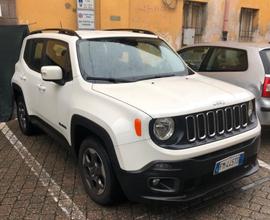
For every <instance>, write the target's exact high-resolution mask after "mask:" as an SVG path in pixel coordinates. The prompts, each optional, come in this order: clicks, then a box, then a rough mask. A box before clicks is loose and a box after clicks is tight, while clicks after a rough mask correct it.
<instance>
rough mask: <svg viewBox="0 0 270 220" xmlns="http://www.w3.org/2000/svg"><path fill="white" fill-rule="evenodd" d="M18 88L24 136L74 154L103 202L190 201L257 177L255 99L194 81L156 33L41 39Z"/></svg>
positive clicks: (31, 41)
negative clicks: (38, 135)
mask: <svg viewBox="0 0 270 220" xmlns="http://www.w3.org/2000/svg"><path fill="white" fill-rule="evenodd" d="M141 32H143V33H141ZM12 87H13V91H14V96H15V100H16V103H17V109H18V110H17V111H18V113H17V114H18V122H19V125H20V128H21V130H22V132H23V133H24V134H27V135H29V134H32V133H33V132H34V131H35V129H34V127H35V126H39V127H41V128H42V129H44V130H45V131H47V132H48V133H49V134H51V135H53V136H54V137H55V138H57V139H58V140H59V141H60V142H61V143H62V144H63V145H65V146H67V147H68V148H69V149H71V150H72V151H73V152H74V154H75V156H76V157H77V158H78V166H79V169H80V172H81V176H82V180H83V184H84V186H85V189H86V191H87V193H88V194H89V196H90V197H91V198H92V199H93V200H94V201H96V202H97V203H100V204H104V205H105V204H110V203H113V202H115V201H117V200H118V199H119V198H120V195H121V194H122V193H124V194H125V195H126V196H127V197H128V198H129V199H130V200H133V201H141V202H143V201H156V200H158V201H188V200H191V199H194V198H197V197H198V196H202V195H204V194H206V193H209V192H210V191H212V190H214V189H216V188H218V187H221V186H224V185H226V184H228V183H231V182H232V181H236V180H238V179H240V178H242V177H244V176H248V175H250V174H252V173H254V172H256V171H257V170H258V164H257V153H258V149H259V145H260V131H261V127H260V123H259V122H258V120H257V116H256V114H255V107H254V105H255V104H254V95H253V94H252V93H250V92H248V91H246V90H244V89H242V88H240V87H236V86H234V85H230V84H227V83H225V82H221V81H218V80H214V79H210V78H207V77H203V76H200V75H198V74H196V73H193V72H192V71H191V70H189V69H188V68H187V67H186V66H185V64H184V63H183V62H182V60H181V58H180V57H179V56H178V55H177V53H176V52H175V51H173V50H172V49H171V47H170V46H168V44H167V43H166V42H165V41H164V40H162V39H161V38H160V37H158V36H156V35H154V34H151V33H150V32H147V31H138V30H130V31H76V32H74V31H69V30H62V29H59V30H58V29H57V30H47V31H45V30H43V31H37V32H34V33H32V34H30V35H29V36H28V37H26V38H25V40H24V42H23V45H22V50H21V55H20V58H19V61H18V63H17V64H16V70H15V74H14V76H13V78H12Z"/></svg>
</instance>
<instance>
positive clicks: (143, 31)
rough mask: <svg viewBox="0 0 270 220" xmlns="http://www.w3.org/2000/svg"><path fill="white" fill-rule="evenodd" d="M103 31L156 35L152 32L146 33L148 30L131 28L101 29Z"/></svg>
mask: <svg viewBox="0 0 270 220" xmlns="http://www.w3.org/2000/svg"><path fill="white" fill-rule="evenodd" d="M103 31H131V32H134V33H141V34H151V35H156V34H155V33H154V32H152V31H148V30H144V29H132V28H117V29H103Z"/></svg>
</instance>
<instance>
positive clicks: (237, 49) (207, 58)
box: [198, 46, 249, 73]
mask: <svg viewBox="0 0 270 220" xmlns="http://www.w3.org/2000/svg"><path fill="white" fill-rule="evenodd" d="M215 49H228V50H236V51H243V52H245V55H246V60H247V65H246V67H245V68H244V69H242V70H204V69H202V67H203V66H206V64H207V63H208V62H209V59H210V58H211V56H212V54H213V52H214V50H215ZM248 69H249V60H248V51H247V50H245V49H240V48H235V47H226V46H210V49H209V54H207V55H206V56H205V59H204V60H203V62H202V64H201V66H200V68H199V70H198V72H217V73H218V72H221V73H222V72H246V71H247V70H248Z"/></svg>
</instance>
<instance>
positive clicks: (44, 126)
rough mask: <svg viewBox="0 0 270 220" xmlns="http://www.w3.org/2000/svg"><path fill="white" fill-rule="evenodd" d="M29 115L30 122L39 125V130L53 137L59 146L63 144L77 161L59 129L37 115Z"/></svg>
mask: <svg viewBox="0 0 270 220" xmlns="http://www.w3.org/2000/svg"><path fill="white" fill-rule="evenodd" d="M29 117H30V120H31V123H33V124H34V125H36V126H37V127H39V128H40V129H41V130H43V131H44V132H45V133H47V134H48V135H49V136H51V137H52V138H53V139H55V140H56V141H57V142H58V143H59V144H60V145H61V146H64V147H65V148H66V149H67V150H68V151H69V152H70V153H71V154H72V156H73V157H74V159H75V160H76V161H77V157H76V154H75V151H74V149H73V148H72V147H71V146H70V145H69V143H68V141H67V140H66V138H65V137H64V136H63V135H62V134H61V133H60V132H59V131H57V130H56V129H54V128H53V127H52V126H50V125H49V124H48V123H46V122H45V121H43V120H42V119H40V118H39V117H37V116H29Z"/></svg>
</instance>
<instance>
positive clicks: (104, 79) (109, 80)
mask: <svg viewBox="0 0 270 220" xmlns="http://www.w3.org/2000/svg"><path fill="white" fill-rule="evenodd" d="M86 80H98V81H106V82H113V83H120V82H132V81H131V80H128V79H121V78H106V77H91V76H88V77H86Z"/></svg>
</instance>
